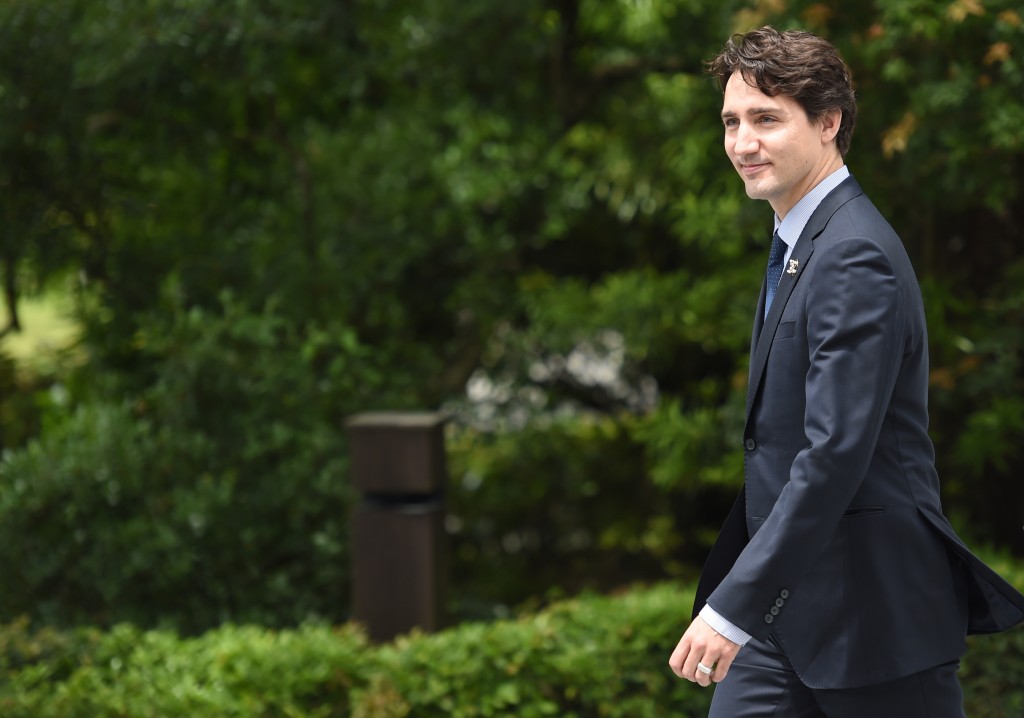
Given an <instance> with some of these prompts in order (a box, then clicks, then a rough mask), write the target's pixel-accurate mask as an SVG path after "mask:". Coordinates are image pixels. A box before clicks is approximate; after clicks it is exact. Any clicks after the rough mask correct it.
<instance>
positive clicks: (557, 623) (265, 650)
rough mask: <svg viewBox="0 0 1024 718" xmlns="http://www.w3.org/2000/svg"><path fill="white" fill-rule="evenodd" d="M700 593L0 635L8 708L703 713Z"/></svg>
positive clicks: (1015, 663)
mask: <svg viewBox="0 0 1024 718" xmlns="http://www.w3.org/2000/svg"><path fill="white" fill-rule="evenodd" d="M691 599H692V592H690V591H684V590H681V589H679V588H678V587H675V586H669V585H662V586H657V587H654V588H647V589H638V590H634V591H631V592H629V593H624V594H622V595H619V596H614V597H583V598H578V599H575V600H571V601H565V602H562V603H559V604H557V605H555V606H553V607H551V608H549V609H547V610H545V611H543V612H541V613H538V614H536V615H533V616H528V617H524V618H520V619H517V620H509V621H499V622H495V623H489V624H481V623H472V624H464V625H461V626H459V627H456V628H453V629H450V630H448V631H444V632H442V633H439V634H436V635H430V636H425V635H412V636H409V637H405V638H402V639H400V640H398V641H396V642H395V643H392V644H388V645H385V646H380V647H373V646H370V645H369V644H368V643H367V641H366V639H365V638H364V637H363V635H362V634H361V633H360V632H359V631H358V630H357V629H355V628H353V627H351V626H344V627H340V628H331V627H327V626H322V625H317V626H314V625H311V626H306V627H303V628H301V629H298V630H294V631H272V630H268V629H262V628H253V627H234V626H225V627H221V628H219V629H217V630H214V631H211V632H209V633H206V634H204V635H202V636H200V637H197V638H191V639H181V638H178V637H177V636H175V635H174V634H172V633H169V632H161V631H147V632H143V631H140V630H138V629H135V628H131V627H128V626H119V627H117V628H115V629H114V630H112V631H110V632H108V633H100V632H98V631H85V630H83V631H78V632H73V633H59V632H54V631H48V630H44V631H35V632H34V631H31V630H29V629H28V628H27V626H26V624H25V623H15V624H11V625H8V626H6V627H4V629H3V630H2V631H0V715H3V716H4V717H5V718H157V717H163V716H167V717H171V716H173V717H175V718H177V717H179V716H189V717H190V718H205V717H207V716H209V717H210V718H213V717H214V716H216V718H228V717H231V716H239V717H241V716H245V717H246V718H250V717H252V716H258V717H261V718H270V717H278V716H279V717H281V718H335V717H340V716H351V717H352V718H404V717H406V716H409V717H415V718H432V717H434V716H436V717H438V718H440V717H441V716H444V717H445V718H471V717H477V716H517V717H519V718H531V717H541V716H577V717H579V718H583V717H587V716H608V717H611V718H614V717H621V718H626V717H628V718H645V717H658V716H666V717H667V716H673V717H678V718H686V717H687V716H694V717H695V716H703V715H705V714H706V711H707V707H708V704H709V701H710V698H711V693H710V691H704V690H701V689H699V688H697V687H696V686H694V685H693V684H690V683H688V682H686V681H680V680H678V679H676V678H675V677H674V676H672V674H671V673H670V671H669V669H668V667H667V665H666V661H667V658H668V654H669V652H670V650H671V648H672V647H673V645H674V643H675V641H676V639H677V638H678V634H679V632H680V630H681V629H682V627H683V625H684V622H685V614H686V612H687V608H688V606H689V604H690V601H691ZM962 676H963V681H964V687H965V690H966V693H967V709H968V710H967V712H968V715H970V716H972V718H1010V717H1011V716H1013V717H1018V718H1019V716H1020V715H1021V714H1022V711H1024V631H1021V630H1017V631H1014V632H1011V633H1007V634H1001V635H997V636H989V637H984V638H978V639H972V641H971V650H970V652H969V653H968V657H967V659H966V661H965V664H964V669H963V673H962Z"/></svg>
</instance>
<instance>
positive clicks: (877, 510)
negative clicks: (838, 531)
mask: <svg viewBox="0 0 1024 718" xmlns="http://www.w3.org/2000/svg"><path fill="white" fill-rule="evenodd" d="M884 513H885V507H884V506H851V507H850V508H848V509H846V511H844V512H843V518H844V519H856V518H861V517H863V516H878V515H879V514H884Z"/></svg>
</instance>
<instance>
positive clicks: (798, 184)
mask: <svg viewBox="0 0 1024 718" xmlns="http://www.w3.org/2000/svg"><path fill="white" fill-rule="evenodd" d="M839 118H840V115H839V113H835V114H834V115H832V116H828V117H824V118H822V120H821V122H818V123H814V124H812V123H811V122H810V121H809V120H808V119H807V114H806V113H805V112H804V110H803V108H802V107H801V106H800V105H799V104H798V103H797V101H796V100H794V99H793V98H792V97H785V96H782V95H777V96H775V97H768V95H766V94H764V93H763V92H761V91H760V90H759V89H757V88H756V87H753V86H751V85H749V84H747V82H746V80H744V79H743V75H742V74H741V73H739V72H734V73H733V74H732V77H730V78H729V82H728V83H727V84H726V87H725V99H724V102H723V103H722V122H723V124H724V125H725V152H726V154H728V155H729V159H730V160H732V163H733V166H734V167H735V168H736V171H737V172H739V174H740V177H742V178H743V183H744V184H745V185H746V189H747V195H748V196H749V197H750V198H751V199H766V200H768V202H769V203H770V204H771V206H772V209H774V210H775V212H776V213H777V214H778V215H779V217H784V216H785V215H786V213H787V212H789V210H790V209H792V208H793V205H795V204H796V203H797V202H799V201H800V199H801V198H802V197H803V196H804V195H805V194H807V193H808V192H809V191H810V190H811V189H813V188H814V186H815V185H817V184H818V183H819V182H820V181H821V180H823V179H825V177H827V176H828V175H830V174H831V173H832V172H833V171H835V170H836V169H839V167H841V166H842V157H841V156H840V154H839V151H838V150H837V149H836V145H835V143H834V142H833V141H832V140H833V139H834V138H835V136H836V132H837V131H838V129H839Z"/></svg>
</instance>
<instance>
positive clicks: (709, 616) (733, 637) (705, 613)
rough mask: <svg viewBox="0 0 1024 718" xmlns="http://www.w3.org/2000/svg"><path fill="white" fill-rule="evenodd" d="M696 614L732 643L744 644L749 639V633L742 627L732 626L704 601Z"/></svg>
mask: <svg viewBox="0 0 1024 718" xmlns="http://www.w3.org/2000/svg"><path fill="white" fill-rule="evenodd" d="M698 615H699V616H700V617H701V618H702V619H704V623H706V624H708V625H709V626H711V627H712V628H713V629H715V630H716V631H718V632H719V633H721V634H722V635H723V636H725V637H726V638H728V639H729V640H730V641H732V642H733V643H738V644H740V645H741V646H745V645H746V644H747V641H749V640H750V634H749V633H747V632H746V631H744V630H743V629H742V628H739V627H737V626H734V625H733V624H732V623H730V622H729V621H728V620H726V619H725V618H723V617H722V616H721V615H720V614H719V613H718V611H716V610H715V609H713V608H711V606H709V605H707V604H706V603H705V604H704V608H702V609H700V613H699V614H698Z"/></svg>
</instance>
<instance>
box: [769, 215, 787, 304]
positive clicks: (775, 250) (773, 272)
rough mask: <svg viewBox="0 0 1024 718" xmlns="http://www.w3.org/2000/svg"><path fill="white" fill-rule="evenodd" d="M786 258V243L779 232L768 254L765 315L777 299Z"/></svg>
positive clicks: (773, 238)
mask: <svg viewBox="0 0 1024 718" xmlns="http://www.w3.org/2000/svg"><path fill="white" fill-rule="evenodd" d="M785 256H786V243H785V242H783V241H782V237H780V236H779V232H778V230H776V231H775V235H774V236H773V237H772V248H771V251H770V252H768V294H767V295H766V296H765V300H764V315H765V316H766V317H767V316H768V310H769V309H771V308H772V300H773V299H775V290H776V289H778V288H779V280H780V279H782V259H783V257H785Z"/></svg>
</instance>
